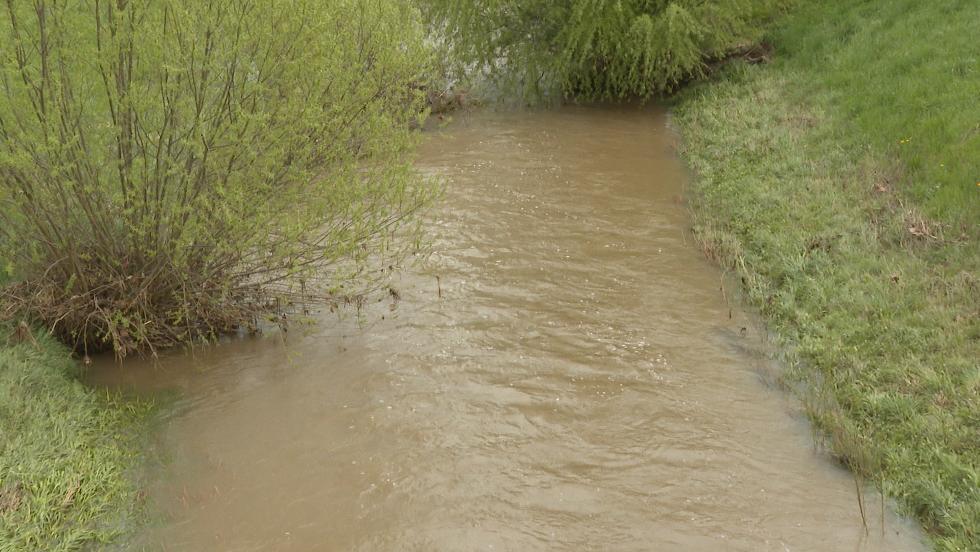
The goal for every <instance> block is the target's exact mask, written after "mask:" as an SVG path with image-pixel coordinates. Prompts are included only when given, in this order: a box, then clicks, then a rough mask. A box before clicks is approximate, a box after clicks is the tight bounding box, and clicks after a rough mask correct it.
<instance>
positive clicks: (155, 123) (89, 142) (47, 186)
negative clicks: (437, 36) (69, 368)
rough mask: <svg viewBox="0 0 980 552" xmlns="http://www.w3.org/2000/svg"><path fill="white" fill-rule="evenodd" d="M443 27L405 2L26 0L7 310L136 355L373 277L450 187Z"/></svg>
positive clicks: (10, 184)
mask: <svg viewBox="0 0 980 552" xmlns="http://www.w3.org/2000/svg"><path fill="white" fill-rule="evenodd" d="M422 31H423V29H422V26H421V22H420V19H419V17H418V14H417V12H416V11H415V10H414V9H413V8H412V7H411V6H409V5H407V4H405V3H402V2H372V1H366V0H329V1H323V0H291V1H290V2H288V6H287V5H283V4H282V3H275V4H273V3H269V2H247V1H242V0H224V1H220V2H197V1H192V0H167V1H162V2H156V1H153V2H151V1H142V0H140V1H135V0H134V1H128V2H95V3H89V2H48V1H43V0H42V1H38V2H8V3H7V4H6V5H5V6H4V7H3V8H2V9H0V44H3V45H4V47H3V49H2V50H0V80H2V83H3V86H2V87H0V138H2V139H0V235H2V236H3V237H2V238H0V243H4V244H7V246H8V250H7V251H5V255H4V256H3V257H4V260H5V261H6V262H7V264H8V266H7V267H6V271H7V272H9V273H10V274H11V276H12V277H13V278H14V279H15V281H16V283H15V284H13V285H8V286H7V287H6V288H5V290H4V292H3V296H2V304H3V307H4V308H5V312H4V313H3V314H4V315H5V316H6V317H8V318H10V317H17V318H27V319H29V320H31V321H33V322H36V323H38V324H41V325H43V326H45V327H47V328H50V330H51V331H53V332H54V333H55V334H56V335H57V336H58V337H59V338H60V339H62V340H63V341H65V342H66V343H68V344H69V345H71V346H73V347H75V348H76V349H84V350H86V351H91V350H100V349H105V348H112V349H114V350H115V351H116V352H117V354H120V355H125V354H126V353H128V352H132V351H136V350H141V351H146V350H151V351H153V350H156V349H157V348H160V347H166V346H172V345H176V344H180V343H184V342H189V341H196V340H201V339H211V338H213V337H214V336H215V335H217V334H220V333H222V332H225V331H228V330H230V329H234V328H236V327H240V326H248V325H251V324H252V323H253V321H254V319H255V318H256V317H258V316H260V315H263V314H265V313H267V312H269V311H270V310H272V308H273V307H274V306H275V305H282V304H284V303H285V301H288V299H289V298H290V297H292V296H293V295H295V294H298V293H303V294H305V295H308V296H313V297H315V298H317V299H320V300H324V299H326V300H343V299H349V298H350V297H352V296H356V294H357V293H358V292H359V291H361V290H363V289H364V288H367V287H370V286H371V285H372V284H373V283H374V282H375V281H376V279H377V276H378V275H379V274H380V270H382V269H386V268H387V267H389V266H392V265H395V264H397V262H398V260H399V259H400V258H402V257H403V256H404V255H405V254H406V252H407V251H408V250H410V249H411V248H412V247H413V246H414V245H415V238H416V237H417V232H416V231H415V229H414V228H413V221H414V220H415V217H414V216H413V215H414V214H415V213H416V212H417V211H418V210H419V209H420V208H421V207H422V206H424V205H425V204H426V202H427V201H428V199H429V198H430V196H431V187H430V186H428V185H427V184H426V183H425V182H423V181H422V180H420V179H419V178H418V177H417V176H416V175H415V174H414V173H413V171H412V170H411V166H410V163H409V161H408V159H407V157H406V154H407V153H408V152H409V148H410V146H411V145H412V143H413V140H414V136H413V133H412V131H411V129H410V127H411V125H412V123H413V122H414V121H416V120H417V119H418V117H419V116H420V113H421V112H422V110H423V104H422V102H423V93H422V91H421V89H420V87H419V86H418V85H417V83H418V82H420V81H421V79H422V77H423V76H424V73H425V69H426V67H427V64H428V50H427V48H426V46H425V45H424V41H423V32H422Z"/></svg>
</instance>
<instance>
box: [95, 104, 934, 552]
mask: <svg viewBox="0 0 980 552" xmlns="http://www.w3.org/2000/svg"><path fill="white" fill-rule="evenodd" d="M419 167H420V170H422V171H424V172H426V173H429V174H433V175H439V176H441V177H444V178H446V179H447V181H448V186H447V188H448V189H447V194H446V197H445V199H444V201H443V203H442V205H441V206H440V207H439V208H438V209H436V211H435V212H434V213H433V215H432V221H431V232H432V234H434V236H435V238H436V247H435V249H436V254H435V255H434V257H433V258H432V261H431V263H430V266H428V267H427V268H426V269H424V270H414V271H406V272H405V273H403V274H402V275H401V276H399V277H398V279H397V280H396V282H395V287H396V288H397V289H398V291H399V293H400V295H401V298H402V299H401V300H400V301H399V302H398V304H397V305H394V304H391V301H392V299H391V298H387V299H385V300H384V301H383V302H380V303H377V304H374V305H373V306H372V307H370V308H369V309H368V311H367V313H366V314H367V319H368V320H374V321H375V322H374V323H372V324H370V325H368V326H366V327H359V326H358V325H357V324H356V323H355V322H354V321H351V320H342V321H337V320H335V319H333V318H330V317H327V318H325V320H324V321H323V322H322V323H321V324H319V325H317V326H315V327H314V328H312V329H311V330H308V331H307V333H305V334H303V333H302V332H296V331H292V332H290V333H289V335H288V336H287V337H286V338H285V339H283V338H282V337H281V336H269V337H266V338H262V339H253V340H242V341H239V342H235V343H230V344H226V345H222V346H220V347H213V348H210V349H205V350H203V351H200V350H199V351H198V352H197V353H196V354H195V355H176V354H175V355H172V356H169V357H167V358H165V359H163V361H162V362H160V363H159V366H156V367H154V366H151V365H149V364H145V365H140V364H139V363H136V362H130V363H127V365H126V366H125V367H124V368H123V369H119V368H118V367H115V366H114V365H113V364H112V363H111V362H106V363H104V364H102V365H100V366H97V367H96V369H95V370H94V373H93V374H92V379H93V382H94V383H96V384H100V385H113V386H124V387H130V388H135V389H136V390H137V391H138V392H141V393H146V394H151V395H152V394H154V393H161V392H167V393H173V394H175V396H176V397H177V400H176V404H175V405H174V407H173V410H172V412H171V413H170V414H169V416H168V418H167V420H166V422H165V424H164V429H163V430H162V431H163V434H162V437H161V439H162V448H163V450H165V451H166V454H167V457H168V458H169V460H168V461H167V463H166V464H165V466H164V467H163V468H160V469H159V470H156V471H155V473H154V474H153V477H152V480H153V484H152V488H151V489H150V496H151V499H152V503H153V505H154V506H155V507H156V508H158V509H159V510H160V511H161V512H162V513H161V515H160V517H161V518H162V520H161V521H160V522H159V523H157V524H154V526H153V527H151V528H150V529H149V530H148V531H147V532H146V533H145V534H144V535H142V537H141V538H140V541H139V543H137V544H135V545H134V546H135V547H137V548H138V547H139V546H144V547H146V548H148V549H154V550H155V549H163V550H189V551H210V550H226V551H238V550H241V551H245V550H249V551H251V550H302V551H305V550H325V551H347V550H359V551H381V550H385V551H388V550H390V551H401V550H426V551H436V550H438V551H442V550H451V551H469V550H507V551H510V550H513V551H531V550H573V551H579V550H615V551H633V550H636V551H641V550H642V551H648V550H694V551H715V550H746V551H760V550H773V551H784V550H793V551H808V550H812V551H838V550H872V551H878V550H881V551H885V550H887V551H893V550H921V549H922V548H921V545H920V544H919V540H918V536H917V533H916V532H915V531H914V530H913V529H910V528H909V527H908V526H907V525H905V524H904V523H903V522H902V521H900V520H897V519H895V518H894V517H893V516H891V515H890V514H889V515H888V516H886V520H885V526H884V530H883V529H882V526H881V520H880V518H879V513H878V509H877V499H876V498H874V497H873V496H871V497H869V499H868V500H867V501H866V506H867V508H868V511H869V513H868V518H869V519H868V524H869V529H868V530H867V531H866V530H865V528H864V525H863V523H862V519H861V516H860V513H859V510H858V504H857V501H856V497H855V485H854V482H853V480H852V479H851V477H850V476H849V475H848V474H847V473H846V472H844V471H843V470H841V469H839V468H838V467H836V466H835V465H833V464H832V463H831V462H830V461H828V460H827V459H826V458H825V457H824V456H822V455H820V454H818V453H817V452H815V450H814V447H813V444H812V438H811V436H810V434H809V432H808V430H807V428H806V426H805V425H804V424H803V423H802V422H801V421H800V420H799V417H798V416H797V415H795V414H794V408H793V406H792V403H791V401H788V400H786V399H785V397H784V396H783V395H782V394H781V393H780V392H778V391H774V390H772V389H770V388H768V387H767V386H766V385H765V384H764V383H763V382H762V378H760V374H759V372H760V368H763V367H764V364H765V360H764V356H760V355H759V354H756V353H754V351H756V350H757V349H758V348H759V344H760V337H759V336H758V334H757V333H755V331H754V330H753V328H752V326H751V325H750V324H748V323H747V322H746V321H745V320H746V317H745V315H744V313H741V312H739V311H738V309H737V307H736V309H735V312H734V317H733V318H732V317H730V307H729V305H728V304H727V303H726V301H725V299H724V298H723V296H722V294H721V293H720V292H719V285H720V282H721V279H720V273H719V271H718V270H716V269H715V268H713V267H712V266H710V265H709V264H708V263H707V262H706V261H704V260H703V259H702V258H701V255H700V253H699V252H698V250H697V248H696V247H695V246H694V245H693V244H692V243H691V239H690V237H689V236H688V233H687V225H688V224H689V221H688V219H687V216H686V212H685V208H684V207H683V206H682V205H681V204H680V196H681V194H682V193H683V183H684V179H685V174H684V171H683V169H682V167H681V166H680V165H679V164H678V161H677V160H676V159H675V157H674V155H673V154H672V152H671V138H670V136H669V132H668V131H667V129H666V123H665V117H664V115H663V113H661V112H660V111H657V110H655V109H644V110H639V109H636V108H566V109H561V110H557V111H549V112H541V113H504V114H501V113H490V112H485V113H476V114H470V115H463V116H459V117H457V121H456V122H454V123H452V124H451V125H449V126H448V127H447V128H445V129H442V130H439V131H435V132H433V133H430V135H429V137H428V139H427V142H426V145H425V146H424V148H423V151H422V153H421V156H420V160H419ZM436 276H438V277H439V281H438V282H437V280H436ZM438 287H441V289H442V296H441V298H439V297H438V292H437V288H438ZM382 316H384V319H381V317H382ZM743 326H744V327H747V329H744V330H743Z"/></svg>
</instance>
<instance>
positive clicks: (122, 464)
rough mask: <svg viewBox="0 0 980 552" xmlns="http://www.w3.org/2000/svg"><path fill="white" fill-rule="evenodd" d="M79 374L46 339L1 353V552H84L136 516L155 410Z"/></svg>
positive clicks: (64, 353)
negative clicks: (148, 424)
mask: <svg viewBox="0 0 980 552" xmlns="http://www.w3.org/2000/svg"><path fill="white" fill-rule="evenodd" d="M9 334H10V332H9V330H8V329H4V330H3V335H4V336H7V335H9ZM35 340H36V343H35ZM0 343H4V342H0ZM76 370H77V363H76V362H74V361H72V360H71V359H70V358H69V357H68V352H67V351H66V350H65V349H64V348H63V347H62V346H61V345H59V344H57V343H55V342H53V341H52V340H50V339H49V338H47V337H45V336H39V337H37V338H31V337H28V338H26V339H25V340H24V342H22V343H21V344H18V345H15V346H6V344H3V345H0V551H3V552H7V551H23V550H46V551H49V550H50V551H59V550H78V549H85V548H86V547H89V546H94V545H98V544H100V543H105V542H108V541H109V540H111V539H113V538H114V537H116V536H118V535H120V534H121V533H124V532H126V531H127V530H128V529H129V528H130V527H131V525H132V523H133V519H134V518H135V516H136V514H137V513H138V508H139V500H138V497H137V489H136V483H135V477H134V476H135V474H134V472H133V470H134V469H135V467H136V465H137V463H138V459H139V449H140V441H141V439H140V434H141V433H142V431H141V430H142V428H143V425H144V423H145V420H146V419H147V414H148V410H147V408H145V407H143V406H140V405H133V404H123V403H121V402H117V401H116V400H115V399H113V398H107V397H106V396H105V395H104V394H101V393H97V392H95V391H92V390H89V389H87V388H85V387H83V386H82V385H81V384H80V383H79V382H78V381H77V379H76V377H75V372H76Z"/></svg>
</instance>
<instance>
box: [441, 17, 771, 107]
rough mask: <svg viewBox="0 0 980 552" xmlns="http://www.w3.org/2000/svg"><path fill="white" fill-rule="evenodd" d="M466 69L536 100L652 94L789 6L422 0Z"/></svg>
mask: <svg viewBox="0 0 980 552" xmlns="http://www.w3.org/2000/svg"><path fill="white" fill-rule="evenodd" d="M422 3H423V5H424V6H425V12H426V15H427V17H428V18H429V19H430V20H431V21H432V22H433V23H434V24H435V25H436V26H437V28H439V29H441V30H442V32H443V35H444V39H445V40H446V41H447V43H448V45H449V47H450V49H451V50H452V53H453V55H454V56H456V57H458V58H459V60H460V61H461V68H462V69H463V70H465V72H468V73H471V74H472V73H474V72H475V73H482V74H486V75H489V76H490V77H491V78H494V79H497V80H503V81H506V82H507V83H508V84H510V85H514V84H516V85H517V86H518V87H520V88H521V89H523V90H524V91H525V92H528V93H530V94H548V93H552V94H554V93H557V94H560V95H561V96H563V97H574V98H581V99H624V98H627V97H641V98H648V97H650V96H652V95H655V94H660V93H665V92H670V91H672V90H674V89H675V88H676V87H677V86H678V85H679V84H680V83H681V82H682V81H684V80H685V79H688V78H691V77H697V76H701V75H703V73H704V71H705V67H706V66H705V60H706V59H710V58H716V57H720V56H723V55H725V54H726V53H727V52H729V51H731V50H732V49H733V48H736V47H739V46H743V45H746V44H748V43H751V42H752V41H754V40H757V39H758V35H759V30H758V22H759V20H760V19H761V18H763V17H765V16H767V15H768V14H770V13H772V12H773V10H775V9H776V8H777V7H778V6H779V5H780V4H782V3H784V2H783V0H558V1H555V0H475V1H470V2H459V1H457V0H422Z"/></svg>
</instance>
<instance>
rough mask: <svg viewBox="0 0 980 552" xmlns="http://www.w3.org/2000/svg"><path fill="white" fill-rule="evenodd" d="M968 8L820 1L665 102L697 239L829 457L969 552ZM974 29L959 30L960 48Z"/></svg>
mask: <svg viewBox="0 0 980 552" xmlns="http://www.w3.org/2000/svg"><path fill="white" fill-rule="evenodd" d="M977 21H980V4H978V3H976V2H964V1H955V0H943V1H937V2H928V3H927V2H914V1H911V0H910V1H896V2H844V1H842V0H826V1H822V2H815V3H811V4H808V5H807V6H805V7H803V8H802V9H801V11H798V12H794V13H793V14H792V15H791V16H788V17H787V18H786V19H785V20H783V21H780V22H777V23H776V29H775V30H774V31H773V33H772V41H773V43H774V45H775V48H776V59H775V60H774V62H773V63H772V64H769V65H765V66H745V65H735V66H732V67H729V68H728V69H727V70H726V71H725V72H724V73H722V74H720V75H718V76H717V78H716V79H714V80H713V81H712V82H710V83H705V84H702V85H699V86H696V87H694V88H693V89H691V90H690V91H688V92H687V93H686V94H685V95H684V96H683V97H682V98H680V99H679V100H678V103H677V105H676V106H675V113H676V121H677V124H678V126H679V127H680V128H681V130H682V131H683V133H684V141H685V156H686V158H687V160H688V161H689V163H690V165H691V167H692V169H693V170H694V171H695V173H696V177H697V178H696V183H695V184H694V188H695V189H694V192H695V193H694V194H693V195H694V210H695V216H696V228H695V229H696V232H697V234H698V236H699V238H700V240H701V242H702V244H703V247H704V249H705V252H706V253H707V254H708V255H709V256H711V257H713V258H714V259H716V260H717V261H718V262H719V263H721V264H722V265H724V266H725V267H727V268H729V269H731V270H732V271H734V272H735V273H736V274H738V275H739V276H740V277H741V279H742V281H743V282H744V284H745V289H746V295H747V296H748V298H749V299H750V300H751V301H752V302H753V303H754V304H755V305H756V306H758V308H759V309H760V310H761V311H762V312H763V313H764V315H765V316H766V317H767V319H768V320H769V321H770V324H771V328H772V330H773V331H774V333H775V334H776V335H777V336H779V337H780V338H781V339H783V340H785V341H786V342H787V343H788V344H790V345H791V347H790V350H791V351H792V353H791V359H790V360H791V364H792V365H793V369H792V371H791V373H790V374H788V378H789V380H790V381H791V382H793V383H796V384H800V383H802V384H803V385H797V387H798V388H800V389H804V390H805V391H804V392H803V393H804V396H805V402H806V404H807V407H808V409H809V410H810V413H811V414H812V417H813V419H814V421H815V423H816V424H817V426H818V427H819V429H820V430H822V432H823V433H824V434H825V435H826V436H827V438H828V443H829V444H830V445H831V447H832V449H833V451H834V452H835V453H836V455H837V456H838V457H839V458H840V459H841V460H842V461H843V462H844V463H846V464H847V465H849V466H850V467H851V468H852V469H854V470H855V472H856V473H858V474H860V475H861V476H863V477H864V478H866V479H868V480H871V481H874V482H876V483H877V484H878V485H879V486H880V487H881V488H883V489H884V490H885V492H886V493H888V494H889V495H891V496H893V497H895V498H896V499H898V501H899V503H900V504H901V505H902V506H903V507H904V508H905V509H906V511H907V512H909V513H910V514H912V515H914V516H915V517H917V518H918V519H919V520H921V522H922V523H923V525H924V527H925V528H926V530H927V531H928V532H929V533H930V534H931V535H932V536H933V537H934V542H935V544H936V547H937V548H938V549H940V550H980V366H978V359H980V246H978V241H977V235H978V232H977V230H978V228H977V221H978V220H980V186H978V185H977V183H978V182H980V102H978V101H977V98H980V65H978V63H980V46H978V44H980V43H977V42H976V41H975V32H973V31H975V24H976V22H977ZM971 29H972V30H971Z"/></svg>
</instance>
